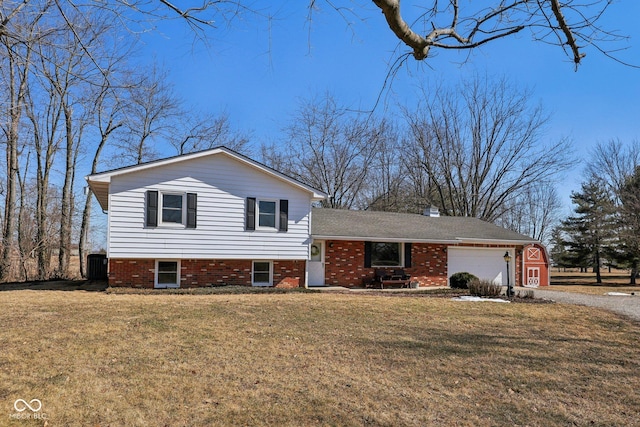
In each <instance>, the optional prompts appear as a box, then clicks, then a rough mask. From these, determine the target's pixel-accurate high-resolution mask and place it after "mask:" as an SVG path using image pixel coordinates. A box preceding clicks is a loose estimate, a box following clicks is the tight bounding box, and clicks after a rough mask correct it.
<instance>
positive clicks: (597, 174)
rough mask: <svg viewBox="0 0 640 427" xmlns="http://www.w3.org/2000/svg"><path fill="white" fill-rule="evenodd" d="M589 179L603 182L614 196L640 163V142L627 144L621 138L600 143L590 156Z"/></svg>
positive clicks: (587, 172) (587, 167) (588, 162)
mask: <svg viewBox="0 0 640 427" xmlns="http://www.w3.org/2000/svg"><path fill="white" fill-rule="evenodd" d="M588 159H589V160H588V161H587V166H586V168H585V175H586V176H587V179H589V180H592V181H597V182H601V183H602V184H603V185H604V186H605V187H606V189H607V190H608V191H609V192H610V193H611V194H612V196H613V197H616V198H617V197H618V192H619V190H620V188H622V186H623V185H624V184H625V182H626V180H627V178H628V177H629V176H631V175H633V173H634V171H635V169H636V167H637V166H638V165H640V142H639V141H637V140H636V141H632V142H630V143H629V144H625V143H624V142H623V141H621V140H619V139H611V140H609V141H607V142H600V143H598V144H597V145H596V146H595V148H593V149H592V150H591V151H590V153H589V156H588Z"/></svg>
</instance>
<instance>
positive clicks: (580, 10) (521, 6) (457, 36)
mask: <svg viewBox="0 0 640 427" xmlns="http://www.w3.org/2000/svg"><path fill="white" fill-rule="evenodd" d="M373 2H374V3H375V4H376V6H378V7H379V8H380V10H381V11H382V13H383V14H384V17H385V19H386V22H387V25H388V26H389V28H390V29H391V31H393V33H394V34H395V35H396V37H398V39H400V40H401V41H402V43H404V44H405V45H406V46H408V47H409V48H410V49H411V54H412V55H413V57H414V58H415V59H416V60H423V59H426V58H427V57H429V55H430V53H431V51H432V50H433V49H442V50H447V49H457V50H470V49H473V48H476V47H478V46H481V45H484V44H487V43H489V42H492V41H494V40H497V39H501V38H505V37H509V36H511V35H513V34H516V33H520V32H521V31H523V30H525V29H530V30H531V31H532V35H533V38H534V39H535V40H540V41H543V42H546V43H551V44H555V45H557V46H559V47H561V48H562V49H563V50H564V51H565V53H566V54H567V56H568V57H570V58H571V60H572V61H573V62H574V63H575V65H576V67H577V65H578V64H579V63H580V62H581V61H582V59H583V58H584V56H585V55H586V54H585V52H584V47H585V46H594V47H595V48H596V49H597V50H600V51H602V52H603V53H605V54H609V52H607V51H606V50H605V49H604V48H603V47H602V46H601V44H602V43H606V42H608V41H618V40H620V39H621V38H622V37H619V36H618V35H616V34H615V33H612V32H610V31H607V30H606V29H603V28H601V27H600V25H599V22H600V20H601V18H602V16H603V14H604V13H605V11H606V9H607V8H608V7H609V5H610V4H611V0H593V1H585V2H580V1H575V0H569V1H562V0H539V1H533V2H532V1H529V0H500V1H497V0H496V1H490V2H470V1H467V2H463V1H459V0H450V1H438V0H431V1H425V2H419V3H416V4H415V5H411V4H410V5H409V8H412V10H411V11H410V12H409V13H408V14H407V15H405V16H412V22H413V24H409V23H408V22H407V21H406V20H405V18H404V17H403V13H401V11H400V0H373ZM415 15H418V18H417V19H415V18H413V17H414V16H415Z"/></svg>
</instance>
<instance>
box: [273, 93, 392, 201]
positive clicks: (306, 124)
mask: <svg viewBox="0 0 640 427" xmlns="http://www.w3.org/2000/svg"><path fill="white" fill-rule="evenodd" d="M287 131H288V134H289V139H288V141H286V142H285V143H284V144H282V145H281V146H280V147H278V148H277V149H276V150H277V151H276V152H275V153H274V152H273V151H272V150H268V149H266V148H265V147H263V160H264V161H265V162H266V163H267V164H269V165H270V166H272V167H278V168H279V169H280V170H281V171H283V172H285V173H287V174H289V175H290V176H292V177H294V178H296V179H298V180H299V181H302V182H305V183H307V184H309V185H311V186H313V187H315V188H318V189H320V190H322V191H324V192H326V193H327V194H328V195H329V199H328V200H327V201H326V202H324V204H325V206H326V207H331V208H342V209H349V208H352V207H355V206H356V204H357V202H358V200H359V194H360V192H361V191H362V190H363V189H364V188H365V187H366V186H367V185H368V182H367V178H368V174H369V168H370V165H371V160H372V159H373V158H374V155H375V152H376V150H377V147H378V143H379V140H380V136H381V132H380V128H379V127H377V126H376V125H375V124H374V122H373V120H368V119H366V118H365V119H363V118H359V117H357V115H356V114H353V113H349V112H348V111H347V110H346V109H345V108H343V107H340V106H338V105H337V104H336V101H335V99H334V98H333V97H332V96H331V95H325V96H324V97H322V98H317V97H316V98H314V99H311V100H306V101H303V102H302V103H301V105H300V107H299V109H298V111H297V113H296V114H295V115H294V116H293V117H292V122H291V124H290V125H289V127H288V128H287ZM273 148H275V146H274V147H273Z"/></svg>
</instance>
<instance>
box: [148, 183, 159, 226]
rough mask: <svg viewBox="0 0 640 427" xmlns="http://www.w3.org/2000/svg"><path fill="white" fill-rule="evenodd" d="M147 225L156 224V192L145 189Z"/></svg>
mask: <svg viewBox="0 0 640 427" xmlns="http://www.w3.org/2000/svg"><path fill="white" fill-rule="evenodd" d="M146 217H147V219H146V224H147V227H157V226H158V192H157V191H151V190H149V191H147V215H146Z"/></svg>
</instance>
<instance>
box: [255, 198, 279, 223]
mask: <svg viewBox="0 0 640 427" xmlns="http://www.w3.org/2000/svg"><path fill="white" fill-rule="evenodd" d="M276 220H277V217H276V202H274V201H268V200H259V201H258V227H261V228H276V222H277V221H276Z"/></svg>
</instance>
